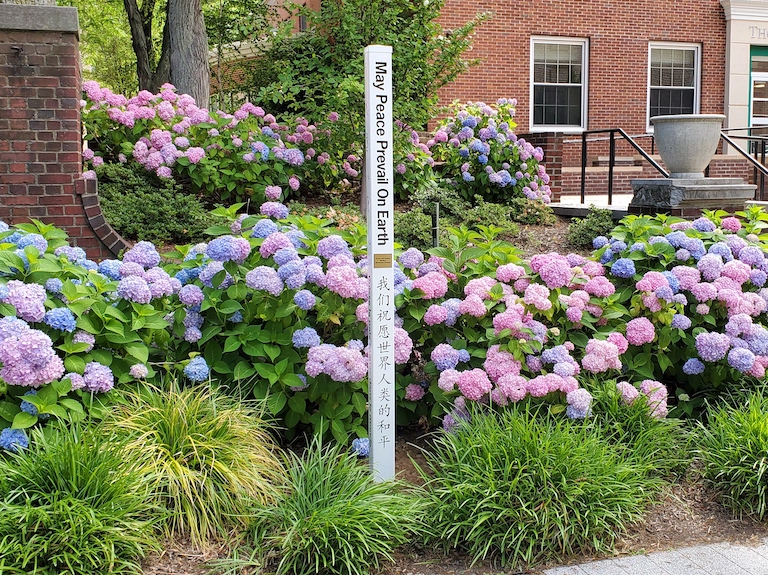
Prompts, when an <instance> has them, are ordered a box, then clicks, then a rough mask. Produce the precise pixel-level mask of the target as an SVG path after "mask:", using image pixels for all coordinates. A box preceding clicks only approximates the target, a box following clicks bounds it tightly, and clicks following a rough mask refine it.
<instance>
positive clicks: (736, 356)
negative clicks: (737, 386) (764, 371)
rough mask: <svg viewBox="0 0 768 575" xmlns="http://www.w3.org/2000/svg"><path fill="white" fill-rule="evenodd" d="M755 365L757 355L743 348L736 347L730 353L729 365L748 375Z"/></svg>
mask: <svg viewBox="0 0 768 575" xmlns="http://www.w3.org/2000/svg"><path fill="white" fill-rule="evenodd" d="M754 364H755V354H754V353H752V352H751V351H749V350H748V349H745V348H743V347H735V348H733V349H732V350H731V351H729V352H728V365H730V366H731V367H732V368H734V369H737V370H738V371H740V372H742V373H746V372H747V371H749V370H750V369H752V366H753V365H754Z"/></svg>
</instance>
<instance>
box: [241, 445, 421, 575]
mask: <svg viewBox="0 0 768 575" xmlns="http://www.w3.org/2000/svg"><path fill="white" fill-rule="evenodd" d="M419 510H420V503H419V500H418V499H417V498H415V497H414V496H413V495H412V494H409V493H408V492H406V491H404V490H403V488H402V487H401V486H400V485H399V484H396V483H391V482H378V483H377V482H375V481H374V480H373V478H372V476H371V474H370V471H369V469H368V467H367V466H365V465H361V464H360V463H359V462H358V461H357V458H356V457H355V456H354V455H352V454H350V453H348V452H345V451H344V446H341V445H338V444H336V445H334V446H333V447H328V446H322V444H321V443H320V441H319V440H318V439H317V438H316V439H315V440H313V442H312V443H311V445H310V446H309V448H308V449H307V452H306V453H305V455H304V457H300V456H298V455H295V454H293V453H291V454H290V467H289V471H288V477H287V484H286V486H285V489H284V490H282V491H281V494H280V496H279V497H278V500H277V502H276V503H275V505H258V506H256V508H255V509H254V510H253V512H252V515H251V520H252V524H251V529H250V543H251V545H252V547H251V549H250V550H246V552H245V555H246V556H248V558H240V559H236V558H233V559H232V560H230V561H228V562H227V563H228V564H229V566H230V567H231V568H232V571H231V572H233V573H234V572H238V573H239V572H240V571H238V570H237V569H238V568H242V567H243V566H245V565H247V564H250V565H253V564H259V565H262V566H264V565H265V564H266V565H267V566H268V567H269V571H270V572H271V571H274V572H275V573H277V575H284V574H289V573H290V574H295V575H304V574H309V573H328V574H334V573H344V574H349V575H355V574H356V575H364V574H368V573H369V572H371V570H378V569H379V568H380V566H381V564H382V562H383V561H385V560H389V561H391V560H392V551H393V550H394V549H395V548H396V547H397V546H399V545H402V544H403V543H405V542H406V541H407V539H408V536H409V534H411V533H413V532H414V530H415V528H416V527H417V526H418V521H419V518H420V512H419Z"/></svg>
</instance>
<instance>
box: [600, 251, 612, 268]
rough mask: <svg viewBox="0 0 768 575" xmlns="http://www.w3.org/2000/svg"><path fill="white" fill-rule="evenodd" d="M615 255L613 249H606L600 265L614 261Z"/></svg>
mask: <svg viewBox="0 0 768 575" xmlns="http://www.w3.org/2000/svg"><path fill="white" fill-rule="evenodd" d="M613 256H614V253H613V250H612V249H611V248H606V250H605V251H604V252H603V255H602V256H600V263H601V264H607V263H608V262H609V261H611V260H612V259H613Z"/></svg>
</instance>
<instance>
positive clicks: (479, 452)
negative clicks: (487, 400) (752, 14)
mask: <svg viewBox="0 0 768 575" xmlns="http://www.w3.org/2000/svg"><path fill="white" fill-rule="evenodd" d="M472 411H473V413H472V414H471V418H470V420H469V421H467V422H463V423H461V424H460V425H459V427H458V428H457V430H456V431H455V432H453V433H445V434H442V435H440V436H438V437H437V439H436V440H435V443H434V448H433V449H432V451H431V452H427V453H426V454H425V455H426V457H427V462H428V470H421V474H422V477H423V479H424V480H425V482H426V487H425V498H426V499H427V502H428V503H427V511H426V517H429V527H428V531H427V534H426V535H427V539H428V540H429V541H430V542H432V543H435V544H440V543H442V545H444V546H445V547H446V548H459V549H463V550H465V551H467V552H468V553H469V554H471V556H472V557H473V559H474V560H475V561H479V560H481V559H485V558H497V559H499V560H500V561H501V562H502V563H503V564H512V565H516V564H521V563H532V562H534V561H538V560H544V559H548V558H552V557H563V556H564V555H569V554H572V553H576V552H578V551H581V550H586V549H592V548H594V549H596V550H600V549H604V548H606V547H608V546H610V545H611V544H612V542H613V541H614V540H615V539H616V537H618V535H619V534H620V533H621V532H622V531H623V530H624V529H625V528H626V526H627V525H628V524H629V523H631V522H633V521H636V520H637V519H638V518H639V517H640V515H641V514H642V512H643V510H644V508H645V507H646V505H647V504H648V503H650V501H651V498H652V494H653V493H654V492H655V491H656V490H657V488H658V487H659V486H660V484H661V480H660V479H658V478H654V477H649V476H647V474H646V473H645V471H644V465H643V464H641V463H639V462H638V461H637V460H636V458H634V457H633V456H632V455H631V454H627V453H626V452H625V451H623V450H619V449H616V446H614V445H612V444H611V443H610V442H609V441H607V440H606V439H605V438H604V437H603V435H602V433H601V431H600V430H599V429H596V428H594V427H592V426H589V425H583V424H575V425H574V423H573V422H571V421H568V420H566V419H565V418H562V419H560V418H554V417H537V416H536V413H535V412H533V411H528V410H525V409H519V408H512V409H508V410H505V411H504V412H502V413H499V414H482V413H481V412H480V411H478V410H472Z"/></svg>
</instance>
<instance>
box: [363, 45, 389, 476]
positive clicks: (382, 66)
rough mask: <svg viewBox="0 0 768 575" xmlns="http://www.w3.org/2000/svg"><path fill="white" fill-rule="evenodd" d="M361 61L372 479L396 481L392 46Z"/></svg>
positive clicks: (370, 50) (373, 51)
mask: <svg viewBox="0 0 768 575" xmlns="http://www.w3.org/2000/svg"><path fill="white" fill-rule="evenodd" d="M364 59H365V190H366V194H367V196H368V197H367V198H366V207H367V221H368V270H369V271H368V278H369V291H368V294H369V297H368V346H369V349H368V351H369V354H368V355H369V358H370V366H369V368H368V434H369V435H370V440H371V452H370V465H371V472H372V473H373V477H374V479H376V480H377V481H385V480H387V479H392V478H393V477H394V476H395V294H394V285H393V283H394V272H393V268H392V265H393V259H394V250H393V237H394V227H393V216H394V200H393V187H392V182H393V177H394V170H393V166H392V163H393V162H392V126H393V119H392V46H376V45H374V46H368V47H366V48H365V51H364Z"/></svg>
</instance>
